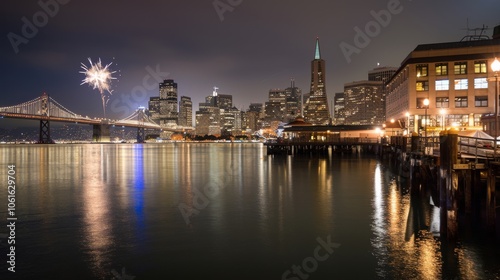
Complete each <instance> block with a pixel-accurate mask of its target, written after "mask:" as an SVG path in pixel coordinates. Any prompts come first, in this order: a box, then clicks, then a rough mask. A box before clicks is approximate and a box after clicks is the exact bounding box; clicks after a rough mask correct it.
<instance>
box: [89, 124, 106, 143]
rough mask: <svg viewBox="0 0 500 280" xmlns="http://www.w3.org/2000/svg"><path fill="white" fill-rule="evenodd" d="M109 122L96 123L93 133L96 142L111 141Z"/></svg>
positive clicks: (93, 139)
mask: <svg viewBox="0 0 500 280" xmlns="http://www.w3.org/2000/svg"><path fill="white" fill-rule="evenodd" d="M109 127H110V125H109V124H105V123H102V124H94V129H93V133H92V141H94V142H110V141H111V136H110V135H111V134H110V133H109Z"/></svg>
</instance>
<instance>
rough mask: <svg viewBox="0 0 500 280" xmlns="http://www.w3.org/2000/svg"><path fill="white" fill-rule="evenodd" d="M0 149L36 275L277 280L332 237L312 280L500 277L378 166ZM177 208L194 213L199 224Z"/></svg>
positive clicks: (69, 148) (241, 149)
mask: <svg viewBox="0 0 500 280" xmlns="http://www.w3.org/2000/svg"><path fill="white" fill-rule="evenodd" d="M0 150H1V153H0V159H2V161H3V162H5V163H12V162H17V163H18V165H19V168H18V171H19V173H22V174H29V175H27V176H23V177H22V178H20V179H19V182H20V184H21V182H22V185H23V186H24V187H23V188H21V189H20V190H19V191H20V194H22V198H23V203H24V206H23V216H22V219H20V220H22V221H23V223H26V224H23V226H24V227H25V228H29V229H30V230H31V229H33V232H37V233H39V234H37V235H36V236H34V235H33V236H31V235H29V236H28V234H25V235H24V236H20V239H22V240H24V242H23V244H29V245H27V246H26V247H27V248H28V249H27V250H26V251H27V252H28V253H29V254H25V256H26V258H27V259H28V258H29V256H33V257H32V259H29V261H30V263H32V264H31V265H32V267H29V268H30V269H31V268H33V269H34V270H36V271H37V272H39V273H40V271H42V270H43V269H42V267H46V268H45V270H46V271H45V272H46V273H42V275H44V276H45V275H53V273H52V272H53V271H52V269H51V268H50V266H49V264H50V261H49V260H47V261H46V262H44V258H43V257H44V255H43V254H45V255H46V254H47V252H48V253H49V254H52V255H53V256H54V257H55V258H57V262H58V263H64V264H68V266H69V268H68V269H67V270H66V271H63V272H61V275H64V276H67V275H72V274H73V273H78V274H79V275H82V277H81V278H87V279H90V278H101V279H110V277H111V276H110V271H111V269H116V270H120V269H121V267H124V266H125V267H126V268H127V271H131V272H132V273H131V274H133V275H134V276H137V277H136V279H151V278H153V279H154V276H156V275H160V274H162V273H163V274H164V273H165V270H166V269H167V270H168V275H169V276H172V278H173V279H203V278H206V277H208V276H210V277H212V278H214V279H280V277H281V275H282V273H283V272H284V271H285V270H287V269H290V268H291V266H292V265H300V264H302V261H303V260H304V259H305V258H307V257H310V256H311V254H313V252H314V249H315V247H316V246H317V242H316V239H317V238H318V237H321V238H323V239H325V237H326V236H331V240H332V242H336V243H340V244H342V245H341V247H340V248H339V249H338V250H335V252H334V253H333V254H332V255H331V257H330V258H329V259H328V260H326V261H324V262H321V263H318V270H317V271H315V272H314V273H311V277H310V279H331V278H334V277H335V278H337V277H338V278H341V279H374V278H387V279H439V278H441V279H454V278H457V279H477V278H495V277H497V278H498V275H499V265H498V259H499V254H498V253H497V252H495V251H494V250H492V249H490V248H484V247H483V245H481V243H480V242H477V240H470V241H469V240H467V242H460V243H458V244H456V245H455V246H450V245H449V244H447V243H444V242H441V240H440V237H439V236H438V235H436V234H435V233H436V231H437V230H438V229H439V225H438V223H439V219H438V218H439V215H437V214H439V209H438V208H437V207H435V206H432V205H430V198H429V197H428V195H427V194H425V195H424V196H422V194H419V193H418V192H413V191H411V189H410V187H409V184H408V182H407V181H404V180H401V179H399V178H398V177H395V176H394V175H393V173H392V172H391V169H390V168H388V167H387V166H386V165H385V164H384V163H381V162H380V161H379V160H378V159H377V158H374V157H363V156H358V155H352V156H348V155H343V156H339V155H332V154H330V155H328V156H323V157H317V156H267V155H266V153H265V149H263V147H262V146H261V145H253V144H252V145H238V144H203V143H200V144H194V143H185V144H179V143H177V144H158V145H97V144H94V145H54V146H48V145H41V146H30V147H28V146H26V147H16V148H14V149H4V148H2V147H1V146H0ZM19 162H22V163H19ZM28 170H29V172H28ZM2 176H5V174H0V179H4V177H2ZM197 194H198V196H199V195H200V194H202V195H203V196H204V197H205V198H206V201H205V202H206V203H202V202H200V201H198V203H199V205H198V206H200V205H203V207H199V208H195V207H196V202H195V201H194V198H195V196H196V195H197ZM4 199H6V198H5V193H1V192H0V200H4ZM180 203H185V204H186V205H188V206H191V207H193V208H195V209H197V210H199V211H198V213H197V215H194V216H193V217H191V218H192V219H191V220H192V224H191V225H186V223H185V221H184V219H183V217H182V215H181V213H180V211H179V207H178V206H179V204H180ZM1 211H5V210H1V209H0V213H4V212H1ZM21 233H22V231H20V234H21ZM21 237H22V238H21ZM68 248H72V249H73V248H76V249H74V250H68ZM69 251H71V252H69ZM73 251H74V252H73ZM37 252H43V253H37ZM144 260H147V262H145V261H144ZM165 263H166V264H167V265H165ZM352 267H356V269H352ZM358 267H361V268H362V269H357V268H358ZM0 274H1V273H0ZM86 276H89V277H86ZM42 278H43V277H42ZM66 278H68V277H66ZM77 278H78V277H77ZM25 279H34V275H30V277H25Z"/></svg>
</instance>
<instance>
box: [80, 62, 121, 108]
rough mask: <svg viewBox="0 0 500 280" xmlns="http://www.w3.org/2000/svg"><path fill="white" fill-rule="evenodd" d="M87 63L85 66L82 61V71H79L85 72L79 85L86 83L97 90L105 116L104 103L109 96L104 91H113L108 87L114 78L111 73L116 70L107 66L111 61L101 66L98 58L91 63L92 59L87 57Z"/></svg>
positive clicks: (110, 92)
mask: <svg viewBox="0 0 500 280" xmlns="http://www.w3.org/2000/svg"><path fill="white" fill-rule="evenodd" d="M89 63H90V65H89V66H88V67H87V66H86V65H85V64H83V62H82V66H81V67H82V69H83V70H84V71H80V73H82V74H85V79H83V80H82V83H81V84H80V85H83V84H88V85H89V86H92V88H93V89H98V90H99V93H100V94H101V99H102V109H103V111H104V116H105V117H106V104H107V103H108V101H109V96H108V95H107V94H106V92H107V93H109V94H110V95H111V94H112V93H113V90H111V89H110V88H111V80H114V79H116V78H115V77H113V76H112V74H114V73H116V71H110V69H109V66H110V65H111V64H112V63H109V64H106V65H105V66H104V67H103V66H102V63H101V59H100V58H99V61H97V62H96V63H92V60H91V59H90V58H89Z"/></svg>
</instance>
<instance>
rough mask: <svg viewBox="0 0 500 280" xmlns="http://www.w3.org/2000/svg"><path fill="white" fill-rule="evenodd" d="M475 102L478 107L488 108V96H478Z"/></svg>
mask: <svg viewBox="0 0 500 280" xmlns="http://www.w3.org/2000/svg"><path fill="white" fill-rule="evenodd" d="M475 100H476V101H475V105H476V107H488V96H476V97H475Z"/></svg>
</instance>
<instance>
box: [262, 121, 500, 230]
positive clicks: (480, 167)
mask: <svg viewBox="0 0 500 280" xmlns="http://www.w3.org/2000/svg"><path fill="white" fill-rule="evenodd" d="M486 135H487V134H486ZM302 140H303V139H302ZM326 140H327V141H300V140H299V139H296V140H276V141H273V142H267V143H265V144H264V145H265V146H266V148H267V153H268V154H272V155H301V154H310V155H313V154H319V155H321V154H328V153H330V152H331V153H332V155H333V156H337V155H338V156H340V154H343V153H347V154H349V153H373V154H376V155H378V156H379V157H380V158H381V159H382V160H384V161H386V162H387V163H388V164H389V165H390V166H393V167H394V169H395V170H396V172H397V173H398V176H399V177H400V178H401V179H403V180H409V181H410V186H411V189H412V192H413V193H415V195H417V196H420V197H421V198H422V199H427V201H429V200H430V201H432V203H433V204H434V206H436V207H439V208H440V221H441V222H440V227H441V228H440V235H441V236H442V237H444V238H447V239H450V240H456V237H457V236H456V235H457V231H458V227H459V226H461V224H463V225H467V226H473V227H475V226H480V227H482V228H484V229H486V230H488V231H489V232H491V233H494V234H496V237H497V238H500V188H499V183H500V150H498V149H497V150H496V149H495V143H494V140H493V139H492V138H482V137H475V136H464V135H460V134H459V132H458V131H456V130H447V131H443V132H441V134H440V135H439V136H432V137H427V138H425V137H421V136H418V135H416V134H414V135H412V136H410V137H408V136H391V137H386V138H385V137H378V138H374V137H371V138H368V137H342V138H341V137H336V138H332V137H330V138H328V139H326Z"/></svg>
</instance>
